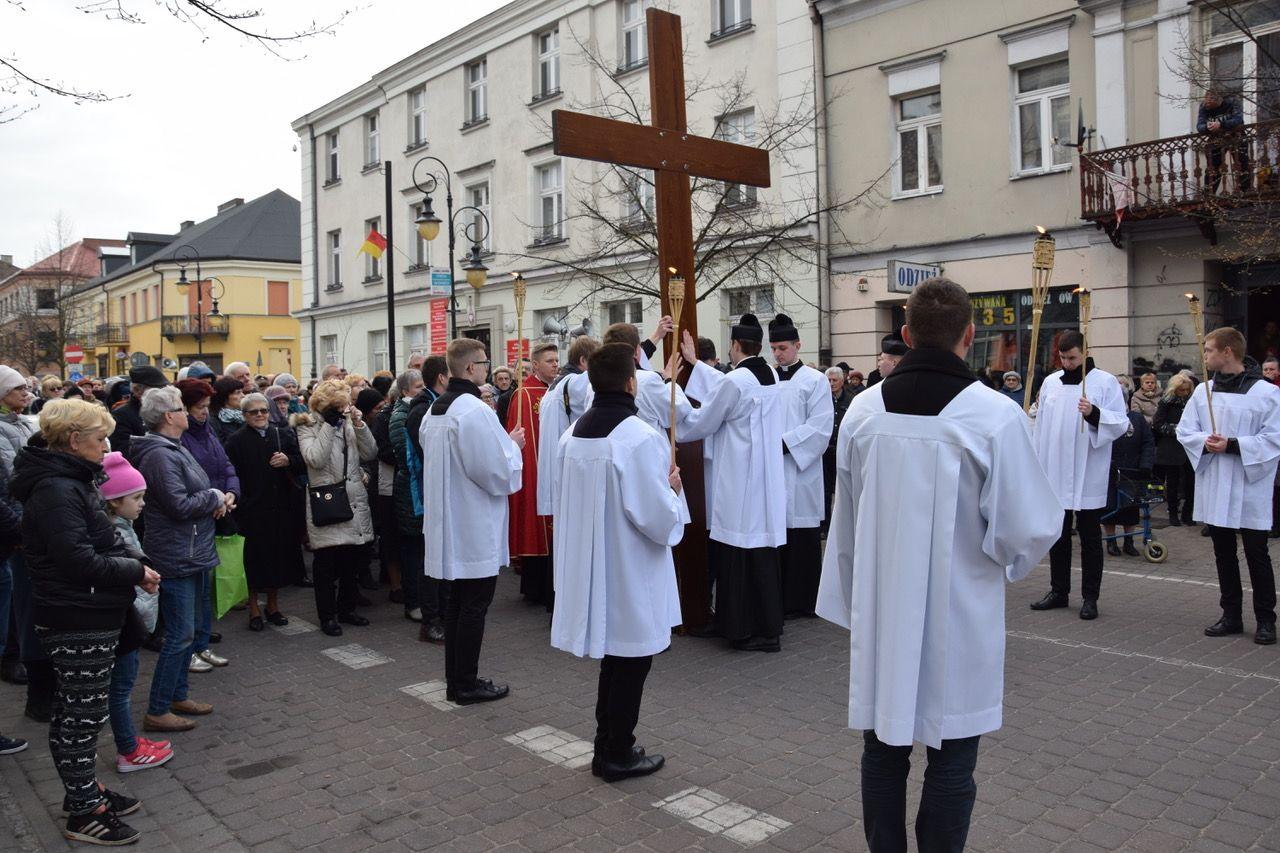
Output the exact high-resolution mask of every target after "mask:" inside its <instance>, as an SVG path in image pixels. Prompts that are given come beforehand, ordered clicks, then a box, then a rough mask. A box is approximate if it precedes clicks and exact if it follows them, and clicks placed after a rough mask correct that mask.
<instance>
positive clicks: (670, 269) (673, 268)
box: [667, 267, 680, 277]
mask: <svg viewBox="0 0 1280 853" xmlns="http://www.w3.org/2000/svg"><path fill="white" fill-rule="evenodd" d="M667 272H669V273H671V274H672V275H673V276H676V277H679V275H680V271H679V270H677V269H676V268H675V267H667Z"/></svg>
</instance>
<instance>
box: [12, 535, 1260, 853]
mask: <svg viewBox="0 0 1280 853" xmlns="http://www.w3.org/2000/svg"><path fill="white" fill-rule="evenodd" d="M1159 535H1160V537H1161V539H1162V540H1163V541H1165V542H1167V544H1168V545H1169V550H1170V557H1169V560H1168V562H1166V563H1164V564H1161V565H1158V566H1157V565H1152V564H1149V563H1147V562H1145V561H1143V560H1139V559H1128V558H1110V557H1108V558H1107V573H1106V574H1105V575H1104V578H1103V584H1102V597H1101V600H1100V601H1099V607H1100V609H1101V616H1100V618H1099V619H1098V620H1097V621H1095V622H1082V621H1081V620H1080V619H1079V618H1077V615H1076V611H1075V610H1074V609H1068V610H1055V611H1050V612H1048V613H1033V612H1031V611H1030V610H1028V608H1027V604H1028V603H1029V602H1031V601H1033V600H1035V599H1036V598H1039V597H1040V595H1042V594H1043V593H1044V591H1045V590H1046V589H1047V588H1048V571H1047V569H1046V568H1044V567H1041V568H1039V569H1037V570H1036V571H1034V572H1033V573H1032V576H1031V577H1030V578H1029V579H1028V580H1027V581H1024V582H1022V583H1019V584H1016V585H1013V586H1010V587H1008V588H1007V603H1006V607H1005V620H1006V629H1007V631H1008V632H1009V636H1008V661H1007V666H1006V673H1005V690H1006V703H1005V718H1004V727H1003V728H1002V729H1001V730H1000V731H998V732H994V733H992V734H990V735H987V736H985V737H984V738H983V743H982V749H981V751H980V753H979V758H978V771H977V781H978V802H977V806H976V808H975V810H974V819H973V827H972V830H971V831H970V835H969V845H968V849H969V850H970V851H978V852H979V853H995V851H1000V853H1040V852H1041V851H1060V852H1061V853H1101V851H1116V850H1124V851H1139V853H1179V851H1197V853H1201V851H1203V853H1239V851H1276V850H1280V818H1278V817H1277V815H1278V814H1280V807H1278V806H1277V804H1278V803H1280V649H1278V648H1277V647H1265V648H1264V647H1261V646H1256V645H1254V644H1253V643H1252V642H1251V641H1250V638H1249V637H1248V636H1245V637H1230V638H1226V639H1219V640H1213V639H1209V638H1207V637H1205V636H1204V635H1203V633H1202V631H1203V628H1204V626H1205V625H1207V624H1209V623H1211V622H1213V621H1214V620H1215V619H1216V618H1217V615H1218V607H1217V600H1218V594H1217V585H1216V580H1215V577H1216V576H1215V574H1214V569H1213V563H1212V558H1211V557H1210V550H1209V549H1210V546H1209V540H1208V539H1205V538H1202V537H1201V536H1200V535H1199V529H1198V528H1194V527H1193V528H1173V529H1164V530H1160V531H1159ZM1078 579H1079V575H1078V574H1077V575H1076V577H1075V580H1076V581H1077V582H1078ZM518 586H519V579H518V578H516V577H514V576H513V575H509V574H505V573H504V575H503V576H502V578H501V579H500V582H499V585H498V593H497V597H496V599H495V601H494V604H493V607H492V609H491V610H490V615H489V622H488V629H487V631H486V635H485V645H484V652H483V654H482V656H481V674H482V675H483V676H485V677H489V678H493V679H494V680H495V681H497V682H500V683H506V684H509V685H511V695H510V697H508V698H507V699H504V700H503V701H500V702H494V703H489V704H483V705H471V706H467V707H461V708H460V707H455V706H452V705H448V703H444V702H443V695H442V694H443V683H442V679H443V677H444V651H443V649H442V648H441V647H440V646H435V645H430V644H427V643H420V642H418V640H417V635H418V626H417V625H416V624H415V623H411V622H407V621H406V620H405V619H404V618H403V613H402V607H401V606H399V605H394V604H390V603H386V594H385V591H384V592H383V593H380V594H379V593H370V594H369V595H370V596H371V597H376V599H377V601H378V603H377V604H376V605H375V606H374V607H371V608H367V609H366V610H365V611H364V612H365V614H366V615H367V616H369V618H370V619H371V620H372V621H373V624H372V625H370V626H369V627H367V628H351V629H349V630H348V631H347V633H346V635H345V636H344V637H343V638H342V640H341V641H340V642H339V643H338V644H337V649H338V650H342V651H343V654H342V655H340V658H342V659H345V660H346V661H349V662H353V663H358V664H361V666H362V667H363V668H357V669H352V668H348V666H345V665H344V666H335V665H334V664H335V660H334V659H332V658H330V657H328V656H326V655H324V654H322V653H323V652H325V651H326V650H329V651H333V650H334V646H335V643H334V641H333V640H332V639H330V638H329V637H326V636H324V635H323V634H321V633H320V632H318V631H303V632H300V633H296V634H283V633H280V632H274V631H264V632H261V633H254V632H251V631H249V630H247V623H248V618H247V615H246V614H244V613H238V612H233V613H232V614H230V615H229V616H228V617H227V618H225V619H223V620H221V622H220V623H219V627H218V629H219V630H220V631H222V633H223V634H224V640H223V642H222V643H221V645H219V646H218V647H217V649H218V652H219V653H220V654H223V655H226V656H227V657H228V658H230V659H231V665H230V666H229V667H227V668H225V669H219V670H216V671H214V672H211V673H205V674H199V675H192V676H191V696H192V698H194V699H197V700H200V701H206V702H210V703H212V704H213V705H214V713H213V714H211V715H210V716H207V717H202V718H200V720H199V725H198V727H197V728H196V729H194V730H193V731H191V732H187V733H184V734H178V735H173V736H172V740H173V742H174V748H175V750H176V755H175V757H174V758H173V760H172V761H170V762H169V763H168V764H166V765H164V766H163V767H160V768H157V769H154V770H148V771H145V772H142V773H131V774H129V775H128V776H123V777H122V776H119V775H117V774H116V773H115V770H114V769H113V765H114V759H115V750H114V748H113V746H112V743H111V736H110V733H109V732H104V733H103V735H102V738H101V740H100V761H99V767H100V772H101V778H102V779H103V780H104V781H105V782H106V783H107V784H109V785H111V786H112V787H115V788H119V789H120V790H122V791H125V792H128V793H130V794H133V795H135V796H139V797H141V798H142V800H143V803H144V806H143V809H142V811H140V812H139V813H137V814H136V815H131V816H130V817H129V818H128V821H129V822H130V823H131V824H132V825H134V826H136V827H138V828H139V829H140V830H142V831H143V832H144V837H143V841H142V843H141V844H140V845H138V846H137V847H136V848H134V849H137V850H140V851H143V850H145V851H153V850H154V851H182V853H188V851H193V850H201V851H205V850H209V851H217V853H230V851H244V850H251V851H255V853H256V851H263V853H287V852H289V851H298V850H309V849H315V850H317V851H321V850H322V851H325V853H334V851H362V853H363V851H376V853H390V852H391V851H394V852H395V853H404V851H410V850H414V851H416V850H443V851H487V850H503V851H548V850H556V851H560V850H570V851H591V853H597V852H598V851H613V850H628V851H639V852H640V853H662V851H684V850H709V851H721V853H732V851H741V850H743V849H744V848H745V847H746V846H750V849H751V850H752V851H753V853H755V851H763V850H768V851H775V850H783V851H811V850H818V851H856V850H862V849H865V845H864V843H863V840H862V820H861V807H860V803H859V790H858V760H859V756H860V754H861V739H860V736H859V735H858V733H856V732H851V731H849V730H848V729H847V728H846V727H845V721H846V713H847V712H846V708H845V703H846V701H847V698H846V697H847V690H848V679H847V674H846V673H847V668H848V656H849V652H848V636H847V635H846V634H845V633H843V632H841V631H839V630H837V629H836V628H835V627H834V626H831V625H828V624H827V623H825V622H822V621H820V620H816V619H809V620H797V621H791V622H788V623H787V628H786V635H785V636H784V637H783V650H782V653H781V654H776V655H747V654H742V653H735V652H732V651H729V650H728V649H727V648H725V646H724V645H723V644H722V643H719V642H716V641H712V640H698V639H692V638H688V637H677V638H675V640H674V642H673V644H672V647H671V650H670V651H669V652H667V653H666V654H662V655H659V656H658V657H657V658H655V660H654V665H653V671H652V673H651V674H650V676H649V680H648V682H647V686H646V688H645V697H644V706H643V707H642V709H641V716H640V726H639V729H638V730H637V733H636V734H637V737H638V738H639V743H640V745H642V746H644V747H645V748H646V749H647V750H648V751H649V752H651V753H661V754H663V755H664V756H666V759H667V764H666V767H665V768H664V769H663V770H662V771H660V772H659V773H656V774H654V775H653V776H649V777H645V778H642V779H632V780H627V781H625V782H621V783H618V784H616V785H609V784H606V783H604V782H602V781H601V780H600V779H598V778H596V777H593V776H592V775H591V773H590V772H589V771H587V770H586V768H585V765H584V766H582V767H578V768H576V769H575V767H574V762H578V761H584V760H585V762H589V761H590V752H589V749H590V745H589V744H586V741H585V740H582V738H581V737H580V736H581V735H584V734H586V735H589V734H590V733H591V732H594V730H595V716H594V709H595V698H596V684H597V676H598V672H599V666H598V664H597V663H596V662H594V661H587V660H579V659H577V658H573V657H571V656H569V655H566V654H563V653H561V652H557V651H555V650H553V649H551V648H550V646H549V645H548V619H547V614H546V613H545V612H544V611H543V610H542V608H540V607H530V606H528V605H526V604H525V603H524V602H523V601H521V600H520V598H519V595H518ZM1072 604H1073V606H1076V607H1078V606H1079V599H1078V598H1073V599H1072ZM281 605H282V607H283V609H284V612H285V614H286V615H288V616H289V617H290V620H291V622H292V621H293V620H297V618H298V617H299V616H301V617H302V619H301V620H298V621H303V622H308V623H313V622H314V619H315V615H314V610H313V604H312V596H311V592H310V591H309V590H303V589H290V590H287V591H284V592H283V593H282V595H281ZM1246 623H1247V624H1246V627H1247V629H1248V630H1249V631H1252V629H1253V624H1252V620H1251V619H1247V620H1246ZM353 645H355V646H357V648H355V649H352V648H351V647H352V646H353ZM154 663H155V656H154V655H153V654H151V653H150V652H143V658H142V673H141V676H140V677H139V680H138V685H137V687H136V688H135V690H134V695H133V700H134V712H135V713H134V717H135V721H136V722H140V721H141V716H142V713H143V711H144V710H145V704H146V694H147V689H148V687H149V685H150V679H151V670H152V668H153V667H154ZM375 663H376V664H381V665H368V664H375ZM406 685H408V686H407V687H406ZM442 704H443V705H448V707H449V708H450V710H449V711H448V713H440V711H441V710H443V708H441V707H440V706H441V705H442ZM21 710H22V688H19V687H15V686H13V685H10V684H3V683H0V731H2V732H4V733H5V734H7V735H11V736H12V735H17V736H21V737H25V738H27V739H29V740H30V741H31V744H32V745H31V748H30V749H28V750H27V751H26V752H23V753H20V754H17V755H11V756H0V850H3V851H6V853H7V851H9V850H18V851H40V850H56V851H66V850H70V849H71V848H70V847H68V846H67V844H66V842H64V841H63V840H62V838H61V835H60V827H61V820H62V816H61V814H60V812H59V805H60V802H61V799H62V794H61V791H60V788H59V787H58V783H57V777H56V775H55V773H54V771H53V765H52V762H51V761H50V759H49V751H48V746H47V745H46V743H45V740H46V730H45V729H44V728H43V727H41V726H37V725H35V724H33V723H30V722H29V721H27V720H25V719H23V718H22V717H21ZM509 738H510V739H512V740H508V739H509ZM543 738H546V739H545V740H540V739H543ZM513 741H518V742H513ZM553 741H555V743H554V745H553ZM583 744H586V749H587V750H588V751H586V752H583V753H581V754H580V755H579V756H577V757H576V758H567V757H566V756H565V753H564V750H565V748H566V747H567V748H568V750H569V751H570V752H572V751H573V750H578V749H582V748H583V746H582V745H583ZM556 750H561V752H560V753H559V754H557V752H556ZM535 752H536V753H537V754H535ZM547 756H551V757H552V760H548V758H547ZM914 758H915V761H914V767H913V773H912V778H911V781H910V783H909V786H908V792H909V797H910V802H909V804H908V808H909V811H910V814H911V815H912V816H914V812H915V807H916V804H917V802H918V798H919V791H920V778H921V774H922V771H923V763H924V755H923V751H922V750H917V751H916V754H915V756H914ZM566 765H569V766H566ZM766 828H767V829H768V831H767V832H766Z"/></svg>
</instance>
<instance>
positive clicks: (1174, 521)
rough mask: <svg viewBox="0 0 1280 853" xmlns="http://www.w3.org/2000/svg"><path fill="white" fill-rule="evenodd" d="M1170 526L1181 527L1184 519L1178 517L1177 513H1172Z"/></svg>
mask: <svg viewBox="0 0 1280 853" xmlns="http://www.w3.org/2000/svg"><path fill="white" fill-rule="evenodd" d="M1169 526H1170V527H1181V526H1182V520H1181V519H1180V518H1178V517H1177V516H1176V515H1171V516H1169Z"/></svg>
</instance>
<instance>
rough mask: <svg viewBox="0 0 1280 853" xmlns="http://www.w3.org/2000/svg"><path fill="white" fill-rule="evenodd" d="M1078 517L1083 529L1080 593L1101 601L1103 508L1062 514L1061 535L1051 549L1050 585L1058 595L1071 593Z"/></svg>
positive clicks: (1079, 525)
mask: <svg viewBox="0 0 1280 853" xmlns="http://www.w3.org/2000/svg"><path fill="white" fill-rule="evenodd" d="M1073 516H1074V518H1075V523H1076V529H1077V530H1078V531H1079V532H1080V565H1081V568H1082V569H1083V571H1084V577H1083V578H1082V579H1081V581H1080V595H1081V596H1082V597H1084V598H1086V599H1088V600H1090V601H1097V600H1098V593H1099V592H1100V591H1101V590H1102V526H1101V524H1100V523H1099V519H1100V518H1102V510H1100V509H1081V510H1076V511H1075V512H1072V511H1071V510H1066V511H1065V512H1064V513H1063V516H1062V535H1061V536H1060V537H1058V541H1057V542H1055V543H1053V547H1052V548H1050V549H1049V581H1050V587H1051V588H1052V589H1053V591H1054V592H1056V593H1058V594H1059V595H1068V594H1070V592H1071V520H1072V517H1073Z"/></svg>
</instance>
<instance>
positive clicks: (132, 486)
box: [101, 451, 147, 500]
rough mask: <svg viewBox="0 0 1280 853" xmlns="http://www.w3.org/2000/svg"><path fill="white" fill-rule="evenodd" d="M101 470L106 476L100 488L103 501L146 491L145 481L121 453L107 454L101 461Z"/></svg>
mask: <svg viewBox="0 0 1280 853" xmlns="http://www.w3.org/2000/svg"><path fill="white" fill-rule="evenodd" d="M102 468H103V470H104V471H105V472H106V474H107V481H106V482H105V483H103V484H102V487H101V491H102V497H103V498H104V499H106V500H114V499H115V498H122V497H124V496H125V495H131V494H133V493H134V492H142V491H146V488H147V481H146V480H144V479H143V478H142V475H141V474H139V473H138V469H137V468H134V467H133V466H132V465H130V464H129V460H127V459H125V458H124V454H123V453H120V452H119V451H112V452H111V453H108V454H107V455H106V456H104V457H103V459H102Z"/></svg>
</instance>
